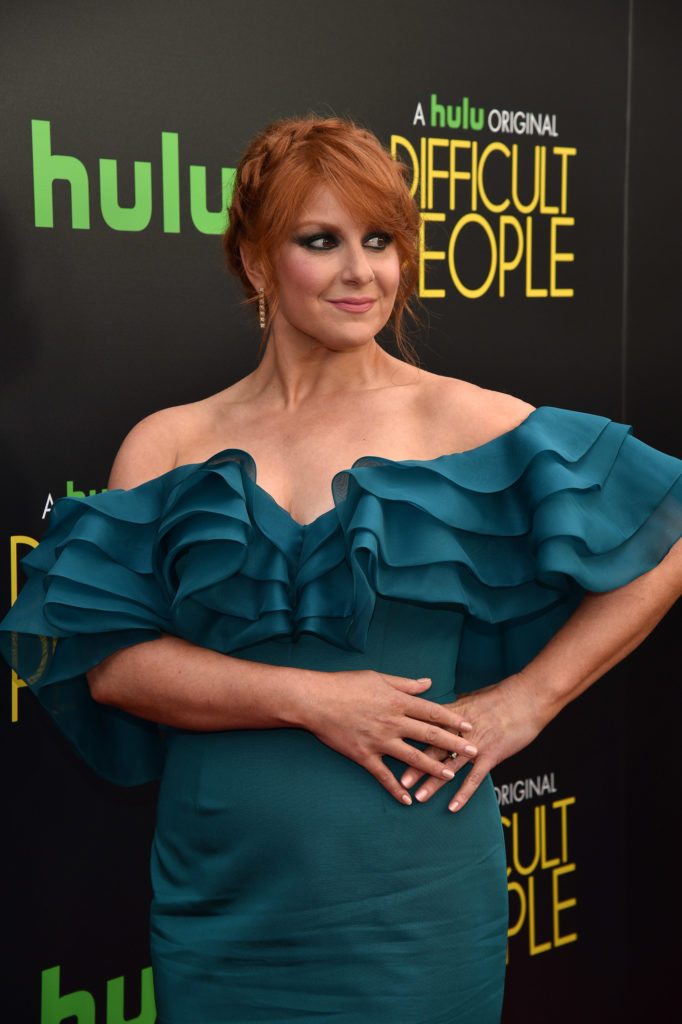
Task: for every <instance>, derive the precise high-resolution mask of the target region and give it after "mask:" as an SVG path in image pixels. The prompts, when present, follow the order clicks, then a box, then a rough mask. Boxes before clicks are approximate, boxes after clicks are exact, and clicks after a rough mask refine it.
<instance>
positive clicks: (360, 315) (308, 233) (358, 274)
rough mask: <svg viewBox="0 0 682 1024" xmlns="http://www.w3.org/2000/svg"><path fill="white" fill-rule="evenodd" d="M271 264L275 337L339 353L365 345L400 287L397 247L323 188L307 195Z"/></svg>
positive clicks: (386, 315)
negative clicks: (275, 296) (275, 292)
mask: <svg viewBox="0 0 682 1024" xmlns="http://www.w3.org/2000/svg"><path fill="white" fill-rule="evenodd" d="M273 263H274V269H275V274H276V286H277V290H278V294H279V309H278V310H277V313H276V315H275V318H274V321H273V329H274V334H275V336H277V337H280V336H281V335H282V334H284V335H285V336H288V337H294V338H298V339H299V340H305V339H308V340H309V339H312V340H314V341H317V342H320V343H321V344H323V345H325V346H327V347H328V348H331V349H333V350H335V351H342V350H344V349H349V348H350V349H352V348H355V347H359V346H360V345H363V344H366V343H367V342H368V341H369V340H371V339H372V338H374V336H375V335H376V334H378V332H379V331H380V330H381V328H382V327H384V326H385V324H386V323H387V321H388V319H389V317H390V315H391V312H392V310H393V305H394V302H395V298H396V293H397V290H398V285H399V283H400V259H399V256H398V252H397V250H396V246H395V242H394V241H393V239H392V238H391V236H390V235H389V234H388V233H387V232H386V231H385V230H384V229H382V226H381V224H379V223H377V224H359V223H358V222H357V221H356V220H354V219H353V218H352V217H351V215H350V213H349V212H348V210H347V209H346V208H345V207H344V206H342V205H341V204H340V203H339V201H338V200H337V199H336V197H335V196H334V193H333V192H331V191H330V190H329V189H327V188H324V187H321V188H319V189H317V190H316V191H315V192H314V193H313V194H312V195H311V197H310V199H309V200H308V202H307V203H306V204H305V206H304V207H303V208H302V210H301V212H300V214H299V216H298V218H297V220H296V222H295V224H294V226H293V229H292V231H291V233H290V235H289V238H288V239H287V241H286V242H284V244H283V245H282V246H281V248H280V249H279V250H278V251H277V253H276V254H275V258H274V260H273Z"/></svg>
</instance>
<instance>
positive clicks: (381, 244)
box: [365, 231, 393, 249]
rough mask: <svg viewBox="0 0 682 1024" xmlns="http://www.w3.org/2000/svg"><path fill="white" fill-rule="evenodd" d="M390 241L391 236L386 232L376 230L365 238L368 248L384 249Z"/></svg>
mask: <svg viewBox="0 0 682 1024" xmlns="http://www.w3.org/2000/svg"><path fill="white" fill-rule="evenodd" d="M392 241H393V238H392V236H391V235H389V234H387V232H385V231H377V232H376V234H374V235H369V236H368V238H366V239H365V245H366V246H368V247H369V248H370V249H385V248H386V247H387V246H388V245H389V244H390V243H391V242H392Z"/></svg>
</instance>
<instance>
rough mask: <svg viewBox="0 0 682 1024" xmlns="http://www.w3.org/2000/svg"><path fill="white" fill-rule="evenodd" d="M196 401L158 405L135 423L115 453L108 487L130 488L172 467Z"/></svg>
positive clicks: (192, 420)
mask: <svg viewBox="0 0 682 1024" xmlns="http://www.w3.org/2000/svg"><path fill="white" fill-rule="evenodd" d="M196 404H198V403H192V404H190V405H176V406H170V407H169V408H167V409H159V410H158V411H157V412H153V413H150V415H149V416H145V417H144V419H142V420H140V421H139V423H136V424H135V426H134V427H133V428H132V430H130V431H129V432H128V433H127V434H126V436H125V438H124V439H123V442H122V443H121V446H120V448H119V449H118V452H117V453H116V458H115V459H114V463H113V465H112V467H111V473H110V474H109V484H108V486H109V488H110V489H113V488H122V489H123V490H129V489H130V488H131V487H138V486H139V485H140V484H143V483H146V482H147V481H148V480H153V479H154V478H155V477H157V476H161V475H162V474H163V473H167V472H168V471H169V470H171V469H173V468H174V467H175V465H176V459H177V452H178V448H179V446H180V444H181V442H182V438H183V437H185V436H186V435H187V434H188V433H189V432H191V431H192V430H193V429H194V424H195V422H196V419H197V410H196V409H195V408H194V406H195V405H196Z"/></svg>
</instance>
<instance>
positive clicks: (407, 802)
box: [402, 793, 412, 804]
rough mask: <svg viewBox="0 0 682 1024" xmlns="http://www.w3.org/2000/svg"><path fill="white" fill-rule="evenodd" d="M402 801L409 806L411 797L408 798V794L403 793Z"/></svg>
mask: <svg viewBox="0 0 682 1024" xmlns="http://www.w3.org/2000/svg"><path fill="white" fill-rule="evenodd" d="M402 801H403V803H404V804H411V803H412V797H411V796H410V794H409V793H403V795H402Z"/></svg>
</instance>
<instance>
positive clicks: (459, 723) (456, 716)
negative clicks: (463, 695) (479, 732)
mask: <svg viewBox="0 0 682 1024" xmlns="http://www.w3.org/2000/svg"><path fill="white" fill-rule="evenodd" d="M403 714H404V715H408V716H409V717H410V718H415V719H416V720H417V721H420V722H428V723H429V724H430V725H437V726H440V728H442V729H454V731H455V732H459V731H462V732H470V731H471V729H473V725H472V724H471V722H470V721H469V720H468V718H466V717H465V716H464V715H461V714H460V713H459V712H456V711H454V710H453V709H452V708H451V707H446V705H445V704H436V703H435V701H432V700H428V699H427V698H426V697H416V696H412V695H411V694H405V704H404V705H403Z"/></svg>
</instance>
